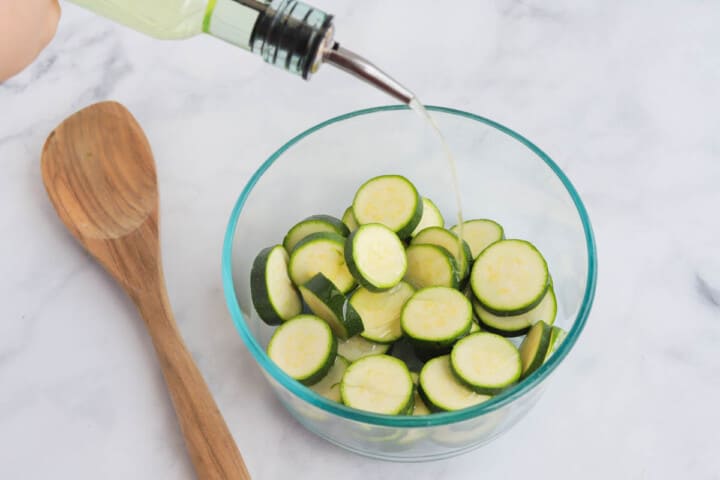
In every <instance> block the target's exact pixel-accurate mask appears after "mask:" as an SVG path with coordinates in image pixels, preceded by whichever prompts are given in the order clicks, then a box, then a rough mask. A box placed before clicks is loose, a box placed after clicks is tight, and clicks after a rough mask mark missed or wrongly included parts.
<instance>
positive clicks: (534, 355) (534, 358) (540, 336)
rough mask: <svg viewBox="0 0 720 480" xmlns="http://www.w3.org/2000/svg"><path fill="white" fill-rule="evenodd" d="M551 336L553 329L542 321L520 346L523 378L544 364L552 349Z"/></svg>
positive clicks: (532, 328) (533, 328) (532, 329)
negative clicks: (550, 348)
mask: <svg viewBox="0 0 720 480" xmlns="http://www.w3.org/2000/svg"><path fill="white" fill-rule="evenodd" d="M551 336H552V327H551V326H550V325H548V324H547V323H545V322H543V321H542V320H540V321H539V322H537V323H536V324H535V325H533V326H532V327H531V328H530V331H529V332H528V334H527V336H526V337H525V339H523V341H522V343H521V344H520V359H521V360H522V378H525V377H527V376H528V375H530V374H531V373H533V372H534V371H535V370H537V369H538V368H540V365H542V364H543V362H544V361H545V357H546V356H547V353H548V348H549V347H550V337H551Z"/></svg>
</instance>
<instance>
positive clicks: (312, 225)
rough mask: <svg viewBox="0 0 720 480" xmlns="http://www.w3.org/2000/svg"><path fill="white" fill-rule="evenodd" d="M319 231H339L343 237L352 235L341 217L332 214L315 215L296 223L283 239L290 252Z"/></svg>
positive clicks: (286, 248)
mask: <svg viewBox="0 0 720 480" xmlns="http://www.w3.org/2000/svg"><path fill="white" fill-rule="evenodd" d="M318 232H330V233H337V234H338V235H341V236H343V237H347V236H348V235H350V230H348V227H346V226H345V224H344V223H343V222H342V221H341V220H340V219H338V218H335V217H333V216H331V215H313V216H311V217H308V218H306V219H305V220H303V221H301V222H298V223H296V224H295V225H294V226H293V227H292V228H291V229H290V230H289V231H288V233H287V234H286V235H285V239H284V240H283V247H285V250H287V251H288V252H292V250H293V248H295V246H296V245H297V244H298V242H299V241H300V240H302V239H303V238H305V237H307V236H308V235H310V234H313V233H318Z"/></svg>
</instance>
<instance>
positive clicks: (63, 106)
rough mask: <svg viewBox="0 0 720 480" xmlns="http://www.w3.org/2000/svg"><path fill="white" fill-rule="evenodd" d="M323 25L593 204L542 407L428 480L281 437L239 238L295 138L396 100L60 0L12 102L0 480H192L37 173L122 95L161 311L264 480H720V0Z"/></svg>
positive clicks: (148, 357) (371, 1) (351, 7)
mask: <svg viewBox="0 0 720 480" xmlns="http://www.w3.org/2000/svg"><path fill="white" fill-rule="evenodd" d="M316 4H317V5H318V6H320V7H324V8H325V9H326V10H328V11H331V12H333V13H335V15H336V18H337V30H338V38H339V39H340V40H342V41H343V42H345V43H346V45H347V46H348V47H350V48H353V49H355V50H357V51H358V52H361V53H363V54H364V55H366V56H368V57H370V58H372V59H373V60H374V61H375V62H376V63H378V64H379V65H382V66H384V67H385V68H386V69H388V70H389V71H390V72H392V73H393V74H394V75H395V76H396V77H397V78H399V79H401V80H403V81H404V82H405V83H407V84H408V85H409V86H410V87H411V88H413V89H414V90H415V91H416V92H417V93H418V94H419V95H420V97H421V98H422V99H424V100H425V101H426V102H427V103H431V104H437V105H447V106H451V107H457V108H462V109H465V110H469V111H471V112H475V113H478V114H481V115H484V116H487V117H490V118H493V119H495V120H497V121H499V122H501V123H504V124H506V125H509V126H511V127H512V128H514V129H516V130H517V131H519V132H521V133H522V134H524V135H526V136H527V137H528V138H530V139H532V140H534V141H535V142H536V143H537V144H538V145H540V146H541V147H542V148H543V149H544V150H545V151H546V152H548V153H549V154H550V156H552V157H553V158H554V159H555V160H556V161H557V163H558V164H559V165H560V166H561V167H562V168H563V169H564V170H565V171H566V172H567V174H568V175H569V177H570V178H571V180H572V181H573V182H574V184H575V185H576V187H577V189H578V190H579V192H580V194H581V195H582V196H583V198H584V200H585V202H586V206H587V208H588V210H589V213H590V216H591V218H592V221H593V225H594V228H595V233H596V237H597V242H598V248H599V256H600V257H599V258H600V261H599V265H600V268H599V284H598V290H597V297H596V301H595V306H594V309H593V312H592V314H591V317H590V320H589V323H588V326H587V329H586V331H585V332H584V334H583V336H582V337H581V339H580V341H579V343H578V344H577V345H576V348H575V349H574V350H573V351H572V352H571V354H570V356H569V357H568V359H567V360H566V362H565V363H564V364H563V365H562V366H561V367H560V368H559V369H558V370H557V371H556V372H555V374H554V375H553V378H552V381H551V384H550V387H549V388H548V389H547V391H546V393H545V395H544V396H543V398H542V399H541V400H540V402H539V404H538V405H537V407H536V408H535V409H534V410H533V411H532V412H531V413H530V414H529V415H528V417H527V418H526V419H525V420H523V421H522V422H521V423H520V424H519V425H517V426H516V427H515V428H513V429H512V430H511V431H510V432H509V433H507V434H506V435H504V436H502V437H501V438H500V439H498V440H497V441H495V442H494V443H492V444H490V445H488V446H486V447H484V448H482V449H480V450H477V451H475V452H472V453H469V454H466V455H463V456H460V457H457V458H453V459H449V460H444V461H438V462H434V463H428V464H412V465H406V464H392V463H386V462H380V461H375V460H370V459H366V458H363V457H359V456H356V455H354V454H351V453H348V452H345V451H343V450H341V449H339V448H336V447H334V446H332V445H330V444H328V443H326V442H325V441H323V440H320V439H318V438H316V437H315V436H313V435H312V434H310V433H308V432H306V431H305V430H304V429H302V428H301V427H300V426H299V425H298V424H297V423H296V422H294V421H292V420H291V418H290V417H289V415H288V414H287V413H285V411H284V410H283V409H282V407H281V406H280V404H279V403H278V402H277V401H276V400H275V399H274V397H273V395H272V393H271V392H270V390H269V388H268V387H267V386H266V384H265V381H264V379H263V378H262V376H261V374H260V372H259V371H258V368H256V367H255V366H254V365H253V364H252V363H253V361H252V359H251V357H250V355H249V354H248V353H247V351H246V350H245V347H244V345H243V344H242V342H241V340H240V338H239V337H238V336H237V335H236V334H235V332H234V328H233V326H232V324H231V321H230V318H229V314H228V313H227V310H226V307H225V301H224V298H223V294H222V288H221V279H220V250H221V244H222V239H223V233H224V229H225V227H226V222H227V218H228V216H229V213H230V210H231V208H232V206H233V204H234V201H235V199H236V197H237V195H238V194H239V192H240V190H241V188H242V186H243V185H244V183H245V182H246V181H247V179H248V178H249V175H250V174H251V173H252V172H253V171H254V170H255V169H256V168H257V167H258V165H259V164H260V162H261V161H262V160H263V159H264V158H266V156H267V155H268V154H269V153H271V152H272V151H273V150H274V149H276V148H277V147H278V146H279V145H281V144H282V143H283V142H284V141H285V140H286V139H288V138H289V137H290V136H291V135H293V134H296V133H298V132H299V131H301V130H303V129H304V128H306V127H307V126H309V125H311V124H314V123H317V122H319V121H321V120H323V119H326V118H328V117H330V116H333V115H336V114H340V113H344V112H347V111H349V110H353V109H357V108H363V107H367V106H370V105H377V104H385V103H389V102H388V100H387V99H386V98H385V97H384V96H383V95H382V94H380V93H378V92H375V91H373V90H371V89H369V88H367V87H366V86H364V85H362V84H360V83H359V82H356V81H354V80H353V79H351V78H349V77H348V76H346V75H344V74H342V73H340V72H336V71H332V70H331V69H329V68H325V69H323V70H322V71H321V72H320V73H319V74H318V75H317V76H316V78H314V79H313V80H312V81H311V82H309V83H305V82H303V81H302V80H299V79H298V78H295V77H292V76H291V75H288V74H286V73H283V72H281V71H279V70H277V69H274V68H272V67H269V66H266V65H265V64H263V63H262V62H261V61H260V60H259V59H257V58H254V57H253V56H251V55H249V54H246V53H244V52H242V51H239V50H237V49H235V48H233V47H231V46H229V45H226V44H223V43H221V42H219V41H217V40H215V39H212V38H210V37H202V38H195V39H192V40H188V41H184V42H160V41H153V40H151V39H149V38H147V37H145V36H142V35H140V34H137V33H135V32H132V31H129V30H127V29H123V28H121V27H119V26H116V25H113V24H111V23H110V22H108V21H106V20H103V19H100V18H97V17H93V16H92V15H90V14H88V13H86V12H84V11H82V10H80V9H79V8H77V7H75V6H73V5H70V4H67V3H65V4H64V5H63V7H64V12H63V18H62V21H61V25H60V28H59V31H58V34H57V37H56V38H55V40H54V41H53V43H52V45H51V46H50V48H48V49H47V50H46V51H45V52H44V53H43V54H42V56H41V57H40V58H39V59H38V61H37V62H36V63H35V64H34V65H33V66H31V67H30V68H29V69H28V70H26V71H25V72H24V73H22V74H21V75H20V76H18V77H16V78H14V79H12V80H10V81H8V82H7V83H5V84H2V85H0V165H2V169H3V174H2V175H1V176H0V232H1V233H2V235H0V271H1V272H2V274H1V275H0V300H1V302H0V317H1V318H2V321H0V478H2V479H8V480H11V479H13V480H14V479H18V480H19V479H47V478H75V479H158V478H162V479H187V478H192V470H191V466H190V463H189V461H188V459H187V457H186V454H185V451H184V448H183V443H182V439H181V437H180V432H179V429H178V427H177V425H176V422H175V419H174V413H173V411H172V408H171V406H170V402H169V399H168V396H167V393H166V391H165V387H164V384H163V381H162V377H161V375H160V372H159V370H158V368H157V365H156V360H155V357H154V353H153V350H152V346H151V343H150V341H149V339H148V337H147V335H146V334H145V332H144V327H143V324H142V322H141V321H140V320H139V318H138V316H137V314H136V312H135V310H134V308H133V306H132V305H131V303H130V302H129V301H128V300H127V299H126V298H125V297H124V295H123V294H122V293H121V292H120V290H119V289H117V288H115V286H114V285H113V283H112V282H111V280H109V279H108V278H107V277H106V275H105V274H104V273H103V272H102V271H101V270H100V269H99V268H97V267H96V265H95V264H94V263H93V262H92V261H91V260H90V259H89V257H88V256H87V255H86V254H84V253H83V252H82V251H81V250H80V249H79V248H78V247H77V246H76V245H75V243H74V242H73V240H72V239H71V237H70V236H69V235H68V234H66V232H65V231H64V229H63V227H62V225H61V223H60V221H59V220H58V219H57V218H56V216H55V213H54V211H53V209H52V207H51V206H50V203H49V201H48V199H47V197H46V194H45V192H44V189H43V186H42V182H41V178H40V168H39V167H40V163H39V158H40V151H41V147H42V144H43V141H44V139H45V137H46V136H47V134H48V133H49V132H50V131H51V130H52V129H53V127H54V126H55V125H56V124H57V123H58V122H60V121H61V120H62V119H63V118H64V117H66V116H67V115H69V114H70V113H72V112H74V111H76V110H77V109H79V108H82V107H84V106H86V105H88V104H90V103H92V102H95V101H99V100H105V99H115V100H118V101H121V102H123V103H124V104H125V105H127V106H128V108H129V109H130V110H131V111H132V112H133V113H134V115H135V116H136V117H137V118H138V120H139V121H140V123H141V124H142V125H143V127H144V128H145V130H146V132H147V135H148V137H149V139H150V141H151V143H152V146H153V149H154V153H155V155H156V159H157V163H158V174H159V179H160V190H161V198H162V201H161V217H162V228H163V240H162V248H163V255H164V261H165V265H166V274H167V280H168V290H169V295H170V298H171V302H172V304H173V306H174V309H175V313H176V316H177V320H178V323H179V324H180V328H181V330H182V333H183V334H184V336H185V338H186V340H187V343H188V345H189V347H190V348H191V351H192V353H193V355H194V357H195V358H196V359H197V361H198V363H199V365H200V368H201V370H202V372H203V374H204V375H205V377H206V378H207V380H208V382H209V385H210V387H211V389H212V391H213V392H214V394H215V395H216V397H217V401H218V404H219V406H220V408H221V410H222V411H223V413H224V414H225V416H226V418H227V420H228V422H229V424H230V426H231V429H232V432H233V434H234V436H235V439H236V440H237V443H238V445H239V446H240V449H241V450H242V452H243V453H244V455H245V458H246V461H247V464H248V466H249V469H250V471H251V472H252V473H253V474H254V478H257V479H263V480H264V479H276V478H288V477H290V478H315V479H325V478H343V479H344V480H355V479H358V480H359V479H363V480H366V479H376V478H377V479H380V478H383V479H385V478H392V479H421V478H422V479H425V478H427V479H439V478H447V479H465V478H467V479H470V478H522V477H521V475H524V474H527V475H531V476H532V478H568V479H574V478H585V479H595V478H597V479H606V478H633V479H644V478H647V479H657V478H692V479H720V456H719V455H718V454H717V452H718V442H719V441H720V436H719V434H718V427H719V426H720V408H718V405H720V215H719V214H718V210H719V207H720V161H719V160H720V134H718V127H719V126H720V48H719V47H718V45H720V35H719V34H718V32H719V30H718V28H717V23H718V19H720V8H719V7H718V5H717V4H716V3H714V2H673V1H669V0H663V1H653V2H651V1H635V2H586V1H581V2H578V1H571V0H554V1H549V2H548V1H539V0H497V1H494V2H470V1H467V2H460V3H457V2H455V3H454V4H453V8H439V5H440V4H439V3H438V2H432V1H429V0H426V1H410V0H402V1H396V2H383V1H380V0H364V1H362V2H358V1H355V2H353V1H351V0H334V1H332V2H331V1H330V0H323V1H319V0H318V1H317V2H316ZM410 19H412V22H410V21H409V20H410ZM278 453H281V455H278ZM299 472H301V473H299Z"/></svg>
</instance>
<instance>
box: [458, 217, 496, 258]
mask: <svg viewBox="0 0 720 480" xmlns="http://www.w3.org/2000/svg"><path fill="white" fill-rule="evenodd" d="M450 230H452V231H453V232H454V233H455V234H457V235H460V230H461V229H460V225H455V226H454V227H452V228H451V229H450ZM462 238H463V240H465V241H466V242H467V243H468V245H469V246H470V252H471V254H472V259H473V260H474V259H476V258H477V257H478V255H480V253H481V252H482V251H483V250H485V249H486V248H487V247H489V246H490V245H491V244H493V243H495V242H497V241H498V240H502V239H503V238H505V231H504V230H503V227H502V226H501V225H500V224H499V223H497V222H494V221H492V220H488V219H485V218H483V219H477V220H468V221H466V222H463V223H462Z"/></svg>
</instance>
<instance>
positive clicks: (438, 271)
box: [405, 244, 460, 288]
mask: <svg viewBox="0 0 720 480" xmlns="http://www.w3.org/2000/svg"><path fill="white" fill-rule="evenodd" d="M405 255H406V256H407V272H406V273H405V281H407V282H408V283H410V284H411V285H412V286H414V287H415V288H426V287H450V288H457V286H458V282H459V281H460V279H459V278H458V269H457V262H455V258H454V257H453V256H452V255H451V254H450V252H448V251H447V250H445V249H444V248H443V247H438V246H437V245H424V244H423V245H410V246H409V247H408V248H407V250H406V251H405Z"/></svg>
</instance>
